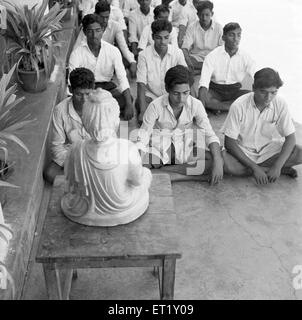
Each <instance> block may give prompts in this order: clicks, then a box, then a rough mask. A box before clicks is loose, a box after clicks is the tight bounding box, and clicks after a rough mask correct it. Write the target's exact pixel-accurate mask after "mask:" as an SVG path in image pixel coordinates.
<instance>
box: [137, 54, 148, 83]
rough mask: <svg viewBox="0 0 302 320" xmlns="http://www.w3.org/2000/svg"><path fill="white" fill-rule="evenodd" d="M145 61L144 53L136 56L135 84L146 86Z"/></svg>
mask: <svg viewBox="0 0 302 320" xmlns="http://www.w3.org/2000/svg"><path fill="white" fill-rule="evenodd" d="M147 80H148V79H147V59H146V56H145V51H142V52H140V53H139V55H138V62H137V72H136V82H141V83H143V84H145V85H146V84H147Z"/></svg>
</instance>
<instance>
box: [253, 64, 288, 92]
mask: <svg viewBox="0 0 302 320" xmlns="http://www.w3.org/2000/svg"><path fill="white" fill-rule="evenodd" d="M282 86H283V81H282V80H281V78H280V76H279V73H278V72H277V71H275V70H274V69H272V68H263V69H261V70H258V71H257V72H256V73H255V75H254V84H253V88H254V89H264V88H270V87H276V88H277V89H279V88H280V87H282Z"/></svg>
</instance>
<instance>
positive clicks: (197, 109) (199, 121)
mask: <svg viewBox="0 0 302 320" xmlns="http://www.w3.org/2000/svg"><path fill="white" fill-rule="evenodd" d="M193 116H194V118H195V120H196V125H197V126H198V127H199V128H201V129H203V130H204V133H205V143H206V146H207V147H208V146H209V145H210V144H211V143H213V142H217V143H218V144H220V141H219V138H218V137H217V136H216V134H215V132H214V130H213V128H212V126H211V124H210V121H209V118H208V116H207V113H206V111H205V108H204V106H203V105H202V103H201V102H200V101H198V100H197V101H196V104H195V105H194V114H193Z"/></svg>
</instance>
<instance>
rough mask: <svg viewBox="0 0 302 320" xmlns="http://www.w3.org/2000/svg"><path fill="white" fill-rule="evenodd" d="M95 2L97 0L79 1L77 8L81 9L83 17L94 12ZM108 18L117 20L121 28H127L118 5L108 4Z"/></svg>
mask: <svg viewBox="0 0 302 320" xmlns="http://www.w3.org/2000/svg"><path fill="white" fill-rule="evenodd" d="M97 2H98V0H82V1H80V2H79V4H78V8H79V10H80V11H82V15H83V17H85V16H86V15H87V14H91V13H94V11H95V5H96V4H97ZM109 19H111V20H114V21H116V22H118V23H119V25H120V26H121V28H122V29H123V30H127V26H126V23H125V20H124V15H123V12H122V10H121V9H120V8H119V7H116V6H115V5H112V4H111V5H110V16H109Z"/></svg>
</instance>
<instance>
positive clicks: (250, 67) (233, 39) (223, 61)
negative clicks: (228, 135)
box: [198, 22, 255, 112]
mask: <svg viewBox="0 0 302 320" xmlns="http://www.w3.org/2000/svg"><path fill="white" fill-rule="evenodd" d="M240 39H241V27H240V25H239V24H238V23H236V22H231V23H228V24H226V25H225V26H224V28H223V36H222V40H224V45H222V46H219V47H217V48H216V49H214V50H213V51H212V52H210V53H209V54H208V55H207V56H206V57H205V60H204V63H203V66H202V70H201V76H200V81H199V92H198V98H199V99H200V101H201V102H202V103H203V105H204V106H205V108H206V109H209V110H214V112H217V111H218V110H221V111H228V110H229V108H230V105H231V104H232V102H233V101H234V100H236V99H237V98H238V97H240V96H241V95H243V94H245V93H247V92H250V91H249V90H242V89H241V87H242V84H241V83H242V81H243V79H244V78H245V77H246V76H250V78H253V76H254V73H255V63H254V61H253V60H252V59H251V58H250V56H249V55H248V54H247V53H246V52H244V51H242V50H241V49H239V43H240Z"/></svg>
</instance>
